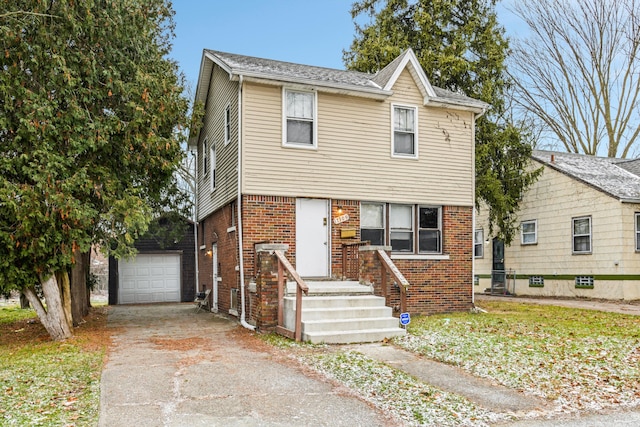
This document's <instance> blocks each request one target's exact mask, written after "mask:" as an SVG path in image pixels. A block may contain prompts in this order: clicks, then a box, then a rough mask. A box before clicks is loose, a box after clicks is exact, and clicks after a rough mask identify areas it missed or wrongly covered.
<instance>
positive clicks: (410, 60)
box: [384, 49, 436, 97]
mask: <svg viewBox="0 0 640 427" xmlns="http://www.w3.org/2000/svg"><path fill="white" fill-rule="evenodd" d="M407 64H411V66H412V67H413V68H414V70H415V72H416V74H417V75H418V78H419V80H420V83H421V84H422V87H423V88H424V90H425V92H426V93H427V96H429V97H433V96H436V93H435V91H434V90H433V87H432V86H431V83H429V79H428V78H427V75H426V74H425V73H424V70H423V69H422V66H421V65H420V62H419V61H418V58H417V57H416V54H415V53H413V49H408V50H407V51H406V52H405V54H404V58H402V61H400V64H398V66H397V67H396V69H395V71H394V72H393V75H392V76H391V78H390V79H389V81H388V82H387V85H386V86H385V87H384V90H387V91H389V90H391V88H392V87H393V85H394V84H395V83H396V80H398V77H400V74H401V73H402V71H404V69H405V68H406V66H407Z"/></svg>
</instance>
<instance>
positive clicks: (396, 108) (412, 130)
mask: <svg viewBox="0 0 640 427" xmlns="http://www.w3.org/2000/svg"><path fill="white" fill-rule="evenodd" d="M392 109H393V114H392V116H393V117H392V125H393V137H392V139H393V140H392V143H391V146H392V147H391V153H392V155H393V156H397V157H409V158H417V157H418V126H417V123H418V109H417V108H416V107H407V106H401V105H392Z"/></svg>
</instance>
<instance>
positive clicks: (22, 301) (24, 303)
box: [20, 292, 31, 310]
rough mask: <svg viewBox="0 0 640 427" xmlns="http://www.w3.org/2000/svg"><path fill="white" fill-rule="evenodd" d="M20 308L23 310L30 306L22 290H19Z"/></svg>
mask: <svg viewBox="0 0 640 427" xmlns="http://www.w3.org/2000/svg"><path fill="white" fill-rule="evenodd" d="M20 308H21V309H23V310H25V309H27V308H31V306H30V305H29V300H28V299H27V296H26V295H25V294H24V292H20Z"/></svg>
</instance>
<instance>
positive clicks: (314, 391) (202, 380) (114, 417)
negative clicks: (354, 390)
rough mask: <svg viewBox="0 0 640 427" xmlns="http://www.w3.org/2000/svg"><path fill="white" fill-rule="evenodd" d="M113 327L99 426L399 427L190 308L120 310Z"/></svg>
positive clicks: (229, 324)
mask: <svg viewBox="0 0 640 427" xmlns="http://www.w3.org/2000/svg"><path fill="white" fill-rule="evenodd" d="M108 326H109V327H110V328H113V332H114V334H113V335H114V345H113V346H112V348H111V351H110V353H109V356H108V361H107V363H106V365H105V367H104V370H103V373H102V379H101V390H100V391H101V396H100V421H99V426H101V427H117V426H123V427H124V426H126V427H130V426H149V427H151V426H165V427H167V426H198V425H202V426H205V425H206V426H301V425H302V426H304V425H307V426H311V425H313V426H393V425H397V423H396V422H394V421H393V420H390V419H389V418H386V416H385V415H384V414H382V413H381V412H379V411H377V410H376V409H375V408H373V407H371V406H370V405H369V404H367V403H365V402H364V401H362V400H360V399H358V398H356V397H354V396H353V395H351V394H349V391H348V390H347V389H345V388H341V387H339V386H336V385H334V384H332V383H329V382H327V381H326V380H323V379H321V378H319V377H318V376H316V375H314V374H313V373H311V372H303V371H302V370H301V369H302V368H300V367H299V366H297V365H296V364H295V362H294V361H292V360H291V359H288V358H286V357H283V356H281V355H278V354H277V353H275V352H273V351H271V352H270V351H269V347H268V346H266V345H264V344H262V342H261V341H260V340H259V339H258V338H257V337H256V336H255V334H253V333H251V332H249V331H247V330H245V329H244V328H242V327H241V326H238V324H237V323H236V322H233V321H230V320H227V319H225V318H223V317H219V316H215V315H212V314H211V313H205V312H200V313H195V311H194V306H193V305H192V304H161V305H136V306H113V307H112V308H111V310H110V313H109V318H108Z"/></svg>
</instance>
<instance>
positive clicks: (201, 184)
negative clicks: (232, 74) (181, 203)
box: [198, 65, 238, 220]
mask: <svg viewBox="0 0 640 427" xmlns="http://www.w3.org/2000/svg"><path fill="white" fill-rule="evenodd" d="M211 79H212V82H211V84H210V85H209V93H208V95H207V109H206V111H207V113H206V115H205V117H204V119H203V127H202V130H201V131H200V138H199V141H198V158H199V161H198V188H199V192H198V193H199V199H198V219H199V220H201V219H203V218H205V217H206V216H208V215H209V214H211V213H212V212H214V211H215V210H217V209H219V208H220V207H222V206H224V205H225V204H227V203H228V202H229V201H231V200H233V199H235V198H236V197H237V190H238V181H237V178H238V177H237V173H236V168H237V165H238V82H235V81H229V75H228V74H227V73H226V72H225V71H224V70H222V69H221V68H220V67H218V66H217V65H216V66H214V67H213V73H212V77H211ZM227 105H230V107H231V108H230V109H231V111H230V113H231V114H230V118H231V129H230V142H229V143H228V144H226V145H225V143H224V136H225V135H224V132H225V127H224V124H225V109H226V108H227ZM205 138H207V140H208V142H209V145H210V144H212V143H215V146H216V189H215V191H214V192H211V187H210V181H209V180H210V177H209V176H208V175H207V176H205V175H204V171H203V170H202V154H203V153H202V146H203V142H204V140H205Z"/></svg>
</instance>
